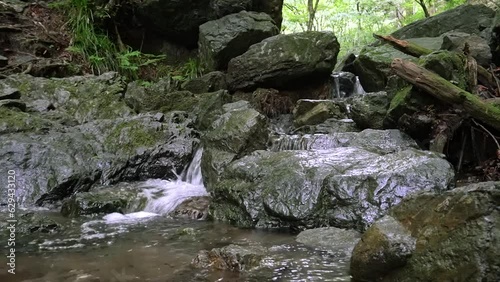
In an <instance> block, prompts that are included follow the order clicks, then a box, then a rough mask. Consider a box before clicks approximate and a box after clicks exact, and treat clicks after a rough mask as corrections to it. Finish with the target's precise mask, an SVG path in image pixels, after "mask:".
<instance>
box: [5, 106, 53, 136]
mask: <svg viewBox="0 0 500 282" xmlns="http://www.w3.org/2000/svg"><path fill="white" fill-rule="evenodd" d="M53 125H54V124H53V123H52V122H51V121H49V120H47V119H43V118H41V117H39V116H37V115H31V114H29V113H25V112H21V111H18V110H15V109H9V108H5V107H0V133H14V132H29V131H35V132H37V131H43V130H49V129H50V128H52V127H53Z"/></svg>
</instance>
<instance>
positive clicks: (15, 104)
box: [0, 99, 26, 112]
mask: <svg viewBox="0 0 500 282" xmlns="http://www.w3.org/2000/svg"><path fill="white" fill-rule="evenodd" d="M0 107H5V108H16V109H19V110H21V111H23V112H25V111H26V104H25V103H23V102H21V101H19V100H12V99H4V100H0Z"/></svg>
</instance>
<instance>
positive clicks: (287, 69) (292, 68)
mask: <svg viewBox="0 0 500 282" xmlns="http://www.w3.org/2000/svg"><path fill="white" fill-rule="evenodd" d="M339 48H340V47H339V43H338V41H337V38H336V37H335V35H334V34H333V33H331V32H316V31H310V32H303V33H295V34H280V35H276V36H273V37H270V38H267V39H265V40H263V41H262V42H260V43H257V44H254V45H252V46H251V47H250V48H249V49H248V51H247V52H245V53H244V54H242V55H241V56H238V57H236V58H233V59H232V60H231V61H229V64H228V70H227V72H228V85H229V88H230V89H231V90H251V89H255V88H258V87H274V88H280V87H290V86H291V84H294V83H300V82H304V81H305V80H306V79H308V78H311V77H313V76H314V77H315V78H319V77H322V76H323V77H324V78H325V79H328V77H329V75H330V73H331V71H332V69H333V68H334V66H335V63H336V61H337V54H338V52H339Z"/></svg>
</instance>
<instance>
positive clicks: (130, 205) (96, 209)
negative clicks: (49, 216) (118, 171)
mask: <svg viewBox="0 0 500 282" xmlns="http://www.w3.org/2000/svg"><path fill="white" fill-rule="evenodd" d="M142 190H143V189H142V188H141V187H140V184H137V183H125V182H122V183H120V184H117V185H112V186H98V187H94V188H92V189H91V191H89V192H83V193H78V194H75V195H73V196H71V197H70V198H69V199H66V200H65V201H64V203H63V205H62V207H61V213H62V215H64V216H68V217H78V216H81V215H96V214H108V213H114V212H119V213H132V212H138V211H142V210H144V208H145V207H146V202H147V197H146V196H145V195H144V194H142V193H141V192H142Z"/></svg>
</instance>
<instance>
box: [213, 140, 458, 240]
mask: <svg viewBox="0 0 500 282" xmlns="http://www.w3.org/2000/svg"><path fill="white" fill-rule="evenodd" d="M367 142H368V141H367ZM453 177H454V172H453V168H452V166H451V165H450V164H449V163H448V162H447V161H446V160H444V159H442V157H441V155H438V154H435V153H431V152H424V151H419V150H415V149H406V150H403V151H397V152H395V153H388V154H384V153H374V152H369V151H366V150H363V149H359V148H355V147H346V148H335V149H327V150H311V151H300V150H299V151H281V152H269V151H256V152H254V153H252V154H251V155H248V156H246V157H244V158H242V159H239V160H236V161H234V162H232V163H231V164H230V165H229V166H228V167H227V168H226V170H225V171H224V173H223V174H222V177H221V180H220V181H219V182H217V183H215V185H214V188H213V189H212V195H213V201H212V204H211V206H210V213H211V215H212V217H213V218H215V219H217V220H222V221H227V222H231V223H233V224H236V225H238V226H245V227H292V228H296V227H303V226H305V227H308V228H312V227H317V226H322V225H323V226H324V225H325V224H326V225H329V226H334V227H339V228H355V229H357V230H359V231H362V230H365V229H366V228H367V227H368V226H370V225H371V224H372V223H373V222H374V221H375V220H376V219H378V218H380V217H382V216H383V215H385V213H386V212H387V210H388V209H389V208H390V207H392V206H394V205H396V204H398V203H399V202H401V200H402V199H403V198H405V197H408V196H409V195H411V194H414V193H416V192H419V191H443V190H446V189H448V187H449V185H450V184H451V181H452V180H453Z"/></svg>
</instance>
